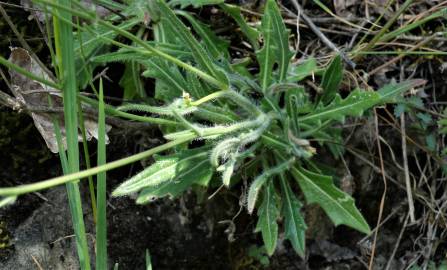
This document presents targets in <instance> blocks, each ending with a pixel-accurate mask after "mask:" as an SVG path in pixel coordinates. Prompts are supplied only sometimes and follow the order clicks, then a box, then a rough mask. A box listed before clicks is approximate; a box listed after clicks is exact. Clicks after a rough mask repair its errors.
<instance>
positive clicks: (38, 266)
mask: <svg viewBox="0 0 447 270" xmlns="http://www.w3.org/2000/svg"><path fill="white" fill-rule="evenodd" d="M31 258H32V259H33V261H34V263H35V264H36V266H37V268H38V269H39V270H43V267H42V265H41V264H40V263H39V261H38V260H37V259H36V258H35V257H34V256H33V255H31Z"/></svg>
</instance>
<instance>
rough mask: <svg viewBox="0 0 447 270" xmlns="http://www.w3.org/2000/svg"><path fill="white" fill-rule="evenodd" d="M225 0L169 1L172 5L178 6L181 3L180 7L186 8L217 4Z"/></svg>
mask: <svg viewBox="0 0 447 270" xmlns="http://www.w3.org/2000/svg"><path fill="white" fill-rule="evenodd" d="M223 2H224V0H171V1H169V5H171V6H178V5H180V8H182V9H183V8H185V7H188V6H193V7H195V8H199V7H203V6H206V5H217V4H222V3H223Z"/></svg>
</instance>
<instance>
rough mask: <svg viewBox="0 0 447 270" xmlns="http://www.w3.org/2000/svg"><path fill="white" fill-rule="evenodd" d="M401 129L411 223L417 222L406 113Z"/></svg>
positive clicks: (401, 116) (402, 119)
mask: <svg viewBox="0 0 447 270" xmlns="http://www.w3.org/2000/svg"><path fill="white" fill-rule="evenodd" d="M400 129H401V140H402V156H403V166H404V175H405V187H406V191H407V198H408V212H409V213H408V214H409V215H410V221H411V223H413V222H415V221H416V218H415V216H414V201H413V192H412V188H411V181H410V173H409V169H408V157H407V155H408V153H407V134H406V130H405V112H403V113H402V114H401V115H400Z"/></svg>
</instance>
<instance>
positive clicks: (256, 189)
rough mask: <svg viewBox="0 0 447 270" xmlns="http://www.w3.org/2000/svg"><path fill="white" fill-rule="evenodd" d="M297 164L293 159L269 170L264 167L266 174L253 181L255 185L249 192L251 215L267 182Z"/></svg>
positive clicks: (248, 199)
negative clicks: (294, 163)
mask: <svg viewBox="0 0 447 270" xmlns="http://www.w3.org/2000/svg"><path fill="white" fill-rule="evenodd" d="M293 162H295V159H294V158H292V159H290V160H287V161H284V162H282V163H279V164H278V165H276V166H274V167H272V168H269V169H267V167H266V166H268V165H267V164H265V166H264V172H263V173H262V174H261V175H259V176H258V177H256V179H255V180H254V181H253V183H252V184H251V185H250V189H249V190H248V196H247V209H248V212H249V213H252V212H253V209H254V208H255V204H256V200H257V197H258V194H259V191H260V190H261V187H262V186H263V185H264V184H265V182H266V181H267V180H269V179H271V178H272V176H274V175H276V174H280V173H282V172H284V171H285V170H288V169H289V168H290V166H291V165H292V164H293Z"/></svg>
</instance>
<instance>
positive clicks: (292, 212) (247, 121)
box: [0, 0, 421, 256]
mask: <svg viewBox="0 0 447 270" xmlns="http://www.w3.org/2000/svg"><path fill="white" fill-rule="evenodd" d="M36 2H38V3H41V4H42V5H46V6H48V7H51V8H57V9H60V10H66V11H70V12H71V13H72V14H73V15H75V16H78V17H80V18H82V19H84V20H86V21H89V20H91V21H92V22H93V26H91V25H88V24H87V23H85V24H84V25H83V26H82V27H81V26H79V25H73V27H76V28H77V29H78V31H80V32H82V31H85V32H89V33H90V35H89V37H90V39H89V42H101V43H106V44H113V45H116V46H118V47H120V49H119V50H117V51H114V52H110V53H105V54H101V55H98V54H90V55H89V59H82V61H78V62H83V61H84V62H86V64H87V65H92V66H94V65H96V64H98V63H107V62H111V61H118V62H127V63H132V64H135V63H138V64H139V67H141V68H142V69H143V70H144V72H143V73H142V75H143V76H145V77H149V78H153V79H155V99H157V100H158V101H161V102H163V104H164V105H163V106H153V105H151V104H141V103H126V104H123V105H122V106H120V107H118V108H113V107H112V106H110V105H104V108H103V109H104V110H105V112H106V113H107V114H109V115H114V116H119V117H123V118H127V119H132V120H135V121H145V122H150V123H154V124H158V125H160V127H161V129H162V131H163V133H164V138H165V139H166V140H167V141H168V142H167V143H165V144H163V145H161V146H157V147H155V148H152V149H150V150H147V151H145V152H142V153H139V154H136V155H134V156H130V157H127V158H124V159H121V160H117V161H113V162H109V163H106V164H104V165H99V166H98V167H95V168H91V169H88V170H85V171H82V172H78V173H73V174H71V175H65V176H61V177H57V178H53V179H50V180H46V181H42V182H39V183H33V184H29V185H23V186H20V187H12V188H0V196H5V197H6V196H11V197H13V196H17V195H20V194H24V193H27V192H32V191H36V190H40V189H44V188H49V187H52V186H55V185H59V184H63V183H69V182H73V181H76V180H77V179H80V178H83V177H86V176H89V175H94V174H98V173H101V172H104V171H107V170H110V169H114V168H117V167H119V166H123V165H125V164H129V163H131V162H135V161H138V160H141V159H144V158H147V157H149V156H151V155H154V154H158V153H161V152H164V151H166V153H165V154H164V155H157V156H155V163H154V164H153V165H151V166H149V167H147V168H146V169H144V170H143V171H141V172H140V173H138V174H137V175H135V176H133V177H132V178H130V179H129V180H127V181H125V182H124V183H122V184H121V185H120V186H118V187H117V188H116V189H115V190H114V192H113V195H114V196H124V195H129V194H131V193H138V197H137V203H141V204H143V203H149V202H151V201H152V200H154V199H156V198H160V197H165V196H170V197H175V196H178V195H180V194H182V192H184V191H185V190H187V189H188V188H189V187H191V186H194V185H199V186H204V187H208V186H213V187H215V186H216V185H224V186H226V187H228V188H230V187H232V186H234V185H237V184H239V183H241V182H243V181H244V180H246V181H247V182H249V183H250V187H249V189H248V194H246V195H243V196H246V206H247V209H248V212H249V213H254V212H255V211H256V213H257V216H258V222H257V226H256V231H259V232H261V235H262V238H263V241H264V244H265V248H266V251H267V253H268V254H269V255H271V254H273V252H274V250H275V248H276V242H277V237H278V231H279V230H280V228H282V229H283V230H284V232H285V237H286V239H288V240H289V241H290V242H291V244H292V246H293V248H294V249H295V250H296V252H297V253H298V254H300V255H301V256H304V253H305V231H306V224H305V221H304V217H303V216H302V213H301V212H300V209H301V207H302V205H303V203H302V202H301V200H300V199H301V198H302V197H304V199H305V200H306V202H307V203H317V204H319V205H320V206H321V207H322V208H323V209H324V210H325V212H326V213H327V215H328V216H329V218H330V219H331V220H332V221H333V223H334V224H335V225H339V224H345V225H347V226H350V227H352V228H354V229H356V230H358V231H360V232H363V233H369V232H370V228H369V226H368V224H367V222H366V221H365V219H364V218H363V217H362V215H361V213H360V212H359V210H358V209H357V208H356V206H355V204H354V200H353V198H352V197H350V196H349V195H348V194H345V193H344V192H342V191H341V190H340V189H339V188H337V187H336V186H335V185H334V184H333V183H332V178H331V177H330V176H327V175H324V174H323V173H322V171H323V170H322V169H320V168H319V167H318V165H317V163H316V162H315V160H316V159H317V158H318V152H319V151H320V149H321V148H323V147H327V148H328V149H329V150H330V151H331V152H332V154H333V155H334V156H335V157H339V156H340V155H342V154H343V143H342V136H341V129H340V127H339V126H340V125H339V123H340V122H343V121H344V120H345V118H346V117H359V116H362V115H363V113H364V112H365V111H366V110H368V109H370V108H372V107H374V106H377V105H383V104H386V103H394V102H396V101H398V97H400V96H401V94H402V93H403V92H405V91H407V90H409V89H411V88H413V87H416V86H418V85H419V84H421V80H412V81H405V82H401V83H398V84H391V85H387V86H385V87H383V88H381V89H379V90H377V91H372V90H370V89H368V90H362V89H354V90H352V91H351V92H350V93H349V94H348V95H347V96H346V97H342V96H341V95H340V94H339V93H338V87H339V85H340V83H341V80H342V75H343V70H342V63H341V61H340V59H339V57H338V56H335V58H334V60H333V61H332V62H331V64H330V65H329V66H328V67H327V68H325V69H324V71H323V73H322V74H323V77H322V84H321V88H322V89H323V92H322V93H321V94H319V93H317V94H316V95H311V93H309V91H308V90H307V89H305V88H304V87H303V86H302V85H300V84H299V81H300V80H302V79H304V78H306V77H307V76H310V75H313V74H317V73H320V71H319V70H318V69H317V64H316V61H315V59H309V60H307V61H306V62H304V63H302V64H295V63H291V60H292V57H293V52H292V51H291V50H290V47H289V30H288V29H287V28H286V27H285V24H284V22H283V19H282V18H281V14H280V11H279V8H278V6H277V4H276V2H275V1H274V0H267V1H266V5H265V10H264V15H263V18H262V24H261V26H260V27H259V28H258V29H254V28H252V27H250V26H249V25H248V24H247V23H246V22H245V21H244V19H243V17H242V15H241V14H240V10H239V8H238V7H236V6H232V5H228V4H224V3H223V1H197V2H196V1H187V0H177V1H171V2H170V5H168V4H166V3H165V2H164V1H162V0H153V1H149V2H148V1H142V0H135V1H129V2H131V5H130V6H129V7H128V8H126V9H125V13H126V15H128V16H129V17H136V18H141V16H145V15H144V14H145V12H147V13H148V14H149V16H150V18H151V19H152V22H151V24H152V25H151V26H152V31H153V37H154V40H152V41H145V40H142V39H141V38H139V37H138V36H139V35H138V34H137V35H134V34H132V33H130V32H129V31H128V29H129V27H124V24H117V23H110V22H108V21H106V20H103V19H100V18H97V17H96V15H94V14H91V12H87V11H85V10H82V9H81V8H80V7H77V9H73V8H70V7H67V6H61V5H58V4H57V3H54V2H52V1H48V0H36ZM216 3H217V4H219V6H220V7H221V8H222V10H223V11H224V12H226V13H227V14H228V15H229V16H230V17H231V18H233V19H234V20H235V22H236V23H237V24H238V25H239V27H240V29H241V32H242V33H243V34H245V35H246V38H247V40H248V41H249V43H250V44H251V45H252V47H253V49H254V55H255V56H254V57H253V58H248V59H237V58H232V57H231V55H232V54H230V52H229V50H228V43H227V42H226V41H224V40H222V39H221V38H220V37H218V36H217V35H216V34H215V33H214V32H213V31H212V30H211V28H210V27H208V26H207V25H206V24H204V23H202V22H200V21H199V20H198V19H197V18H195V17H194V16H193V15H192V14H189V13H187V12H185V11H179V10H175V9H173V7H175V5H176V4H180V5H183V6H187V5H195V6H197V5H199V6H200V5H204V4H216ZM141 10H144V12H141ZM142 14H143V15H142ZM53 15H54V16H56V17H57V15H58V14H53ZM59 19H60V18H59ZM131 20H132V19H131ZM65 22H68V21H65ZM185 23H187V25H186V24H185ZM94 26H95V27H94ZM96 26H99V27H96ZM188 26H190V27H191V29H192V30H190V29H189V28H188ZM111 32H113V34H107V35H105V34H104V33H111ZM117 36H121V37H124V38H127V39H129V40H130V41H132V44H131V45H128V44H126V43H122V42H121V41H118V40H119V39H114V38H116V37H117ZM0 63H2V64H5V65H8V67H11V68H15V69H16V70H17V72H21V73H23V74H26V71H23V70H20V69H18V68H16V67H13V66H11V64H10V63H5V61H4V60H2V58H0ZM26 75H31V76H33V75H32V74H26ZM83 76H84V75H83ZM33 79H39V80H40V81H41V82H42V83H48V82H47V81H45V80H43V79H41V78H36V76H34V77H33ZM53 86H55V87H59V86H58V85H53ZM79 98H80V99H81V100H82V102H84V103H86V104H89V105H91V106H94V107H97V106H98V102H96V101H94V100H91V99H89V98H86V97H83V96H80V97H79ZM101 107H102V105H101ZM132 111H138V112H140V113H145V114H146V115H145V116H141V115H136V114H132V113H131V112H132ZM193 141H201V142H202V144H201V145H202V146H200V147H194V146H193V145H195V144H191V142H193ZM298 190H300V191H301V192H298ZM98 192H99V190H98ZM301 194H303V195H301ZM6 198H10V197H6ZM98 198H99V196H98ZM98 209H99V208H98ZM279 220H283V224H282V226H279V224H278V221H279Z"/></svg>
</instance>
